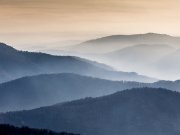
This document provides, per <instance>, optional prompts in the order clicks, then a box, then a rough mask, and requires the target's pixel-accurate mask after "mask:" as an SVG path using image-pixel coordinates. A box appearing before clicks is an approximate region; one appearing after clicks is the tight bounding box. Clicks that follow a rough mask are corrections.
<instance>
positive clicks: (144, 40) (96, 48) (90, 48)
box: [67, 33, 180, 54]
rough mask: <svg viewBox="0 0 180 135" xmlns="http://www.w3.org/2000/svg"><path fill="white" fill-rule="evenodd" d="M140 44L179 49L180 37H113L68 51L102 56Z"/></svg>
mask: <svg viewBox="0 0 180 135" xmlns="http://www.w3.org/2000/svg"><path fill="white" fill-rule="evenodd" d="M139 44H147V45H148V44H165V45H171V46H172V47H175V48H179V44H180V37H173V36H169V35H166V34H157V33H146V34H134V35H112V36H106V37H102V38H97V39H92V40H89V41H86V42H83V43H81V44H78V45H75V46H72V47H70V48H67V49H69V51H72V52H79V53H92V54H96V53H97V54H99V53H100V54H102V53H108V52H112V51H116V50H119V49H123V48H126V47H130V46H134V45H139Z"/></svg>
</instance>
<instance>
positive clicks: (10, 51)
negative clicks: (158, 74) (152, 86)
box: [0, 43, 156, 83]
mask: <svg viewBox="0 0 180 135" xmlns="http://www.w3.org/2000/svg"><path fill="white" fill-rule="evenodd" d="M0 62H1V63H0V76H1V78H0V83H1V82H5V81H9V80H12V79H16V78H20V77H23V76H29V75H37V74H50V73H64V72H67V73H77V74H81V75H88V76H93V77H99V78H105V79H112V80H128V81H133V80H137V81H142V82H143V81H145V82H152V81H155V80H156V79H153V78H149V77H146V76H140V75H138V74H134V73H127V72H117V71H113V69H111V68H110V67H108V66H106V65H103V64H100V63H96V62H93V61H89V60H86V59H82V58H78V57H73V56H53V55H48V54H44V53H31V52H22V51H18V50H15V49H14V48H12V47H10V46H7V45H6V44H2V43H1V44H0Z"/></svg>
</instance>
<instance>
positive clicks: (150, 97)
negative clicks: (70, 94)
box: [0, 88, 180, 135]
mask: <svg viewBox="0 0 180 135" xmlns="http://www.w3.org/2000/svg"><path fill="white" fill-rule="evenodd" d="M179 122H180V94H179V93H177V92H172V91H169V90H166V89H160V88H159V89H153V88H141V89H132V90H126V91H122V92H117V93H115V94H112V95H108V96H104V97H99V98H87V99H82V100H77V101H72V102H67V103H63V104H57V105H54V106H50V107H43V108H39V109H34V110H30V111H20V112H10V113H5V114H1V115H0V123H9V124H13V125H18V126H24V125H25V126H30V127H33V128H49V129H52V130H55V131H62V130H65V131H70V132H78V133H80V134H84V135H92V134H93V135H119V134H122V135H178V134H180V130H179V129H180V128H179V127H180V126H179Z"/></svg>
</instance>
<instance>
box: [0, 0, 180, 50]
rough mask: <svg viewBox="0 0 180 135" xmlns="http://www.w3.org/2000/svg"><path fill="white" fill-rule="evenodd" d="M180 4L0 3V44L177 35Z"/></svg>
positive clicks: (95, 0) (125, 0) (168, 0)
mask: <svg viewBox="0 0 180 135" xmlns="http://www.w3.org/2000/svg"><path fill="white" fill-rule="evenodd" d="M179 24H180V0H0V41H1V42H6V43H10V44H13V45H14V46H15V47H18V48H31V47H32V46H40V47H41V46H42V45H43V44H45V43H46V44H51V43H52V44H51V45H63V44H64V43H65V42H64V41H66V40H72V41H74V40H86V39H88V38H94V37H100V36H105V35H111V34H132V33H147V32H158V33H166V34H171V35H180V25H179Z"/></svg>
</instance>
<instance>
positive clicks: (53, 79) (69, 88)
mask: <svg viewBox="0 0 180 135" xmlns="http://www.w3.org/2000/svg"><path fill="white" fill-rule="evenodd" d="M139 87H152V88H167V89H170V90H174V91H180V89H179V88H180V81H175V82H171V81H159V82H155V83H140V82H126V81H110V80H104V79H99V78H93V77H88V76H81V75H77V74H72V73H61V74H45V75H36V76H28V77H23V78H20V79H17V80H13V81H10V82H6V83H3V84H0V93H1V94H0V112H7V111H17V110H24V109H33V108H37V107H41V106H47V105H52V104H56V103H58V102H65V101H71V100H75V99H80V98H85V97H99V96H104V95H108V94H112V93H114V92H117V91H122V90H125V89H131V88H139Z"/></svg>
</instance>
